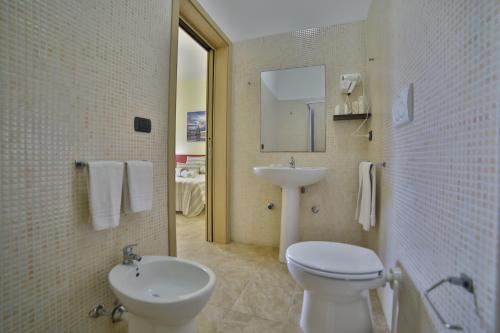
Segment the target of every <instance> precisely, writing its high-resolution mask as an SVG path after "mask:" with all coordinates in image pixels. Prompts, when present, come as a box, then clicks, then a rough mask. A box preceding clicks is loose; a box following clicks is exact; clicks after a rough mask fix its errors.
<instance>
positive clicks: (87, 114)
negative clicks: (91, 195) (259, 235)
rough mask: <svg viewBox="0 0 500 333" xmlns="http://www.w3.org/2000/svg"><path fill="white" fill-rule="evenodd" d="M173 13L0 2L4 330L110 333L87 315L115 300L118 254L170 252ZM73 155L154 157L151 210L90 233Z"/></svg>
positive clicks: (155, 8)
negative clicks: (134, 247) (138, 122)
mask: <svg viewBox="0 0 500 333" xmlns="http://www.w3.org/2000/svg"><path fill="white" fill-rule="evenodd" d="M170 7H171V4H170V1H159V0H158V1H145V2H144V1H128V2H124V1H121V0H110V1H76V0H64V1H0V31H1V33H0V105H1V107H0V108H1V113H0V126H1V130H0V133H1V134H0V144H1V154H0V177H1V192H0V195H1V199H0V209H1V218H0V221H1V222H0V248H1V251H0V252H1V255H0V267H1V269H2V272H1V274H0V288H1V289H0V316H1V317H0V331H1V332H110V331H112V330H113V329H112V328H111V324H110V322H109V320H108V319H106V318H102V319H98V320H93V319H89V318H87V312H88V311H89V310H90V308H91V307H92V305H94V304H95V303H98V302H102V303H104V304H105V305H106V306H108V307H109V306H111V304H112V302H113V301H114V297H113V296H112V293H111V290H110V288H109V287H108V282H107V273H108V272H109V270H110V269H111V268H112V267H113V266H114V265H115V264H117V263H119V262H120V256H121V248H122V246H123V245H125V244H127V243H139V248H138V251H139V253H141V254H153V253H156V254H166V253H167V206H166V204H167V198H166V194H167V179H166V154H165V149H166V147H167V142H166V141H167V92H168V86H167V83H168V74H169V73H168V64H169V57H168V56H169V46H170V45H169V36H170V17H171V8H170ZM134 116H144V117H148V118H151V120H152V127H153V130H152V133H151V134H143V133H141V134H139V133H136V132H134V131H133V117H134ZM75 159H83V160H101V159H102V160H126V159H147V160H152V161H153V163H154V167H155V170H154V180H155V181H154V184H155V188H154V203H153V210H152V211H151V212H147V213H139V214H133V215H129V216H123V215H122V217H121V220H120V226H119V227H118V228H116V229H113V230H109V231H99V232H96V231H93V230H92V227H91V225H90V224H89V223H88V202H87V190H86V171H85V170H75V167H74V160H75Z"/></svg>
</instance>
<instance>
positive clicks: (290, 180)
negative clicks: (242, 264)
mask: <svg viewBox="0 0 500 333" xmlns="http://www.w3.org/2000/svg"><path fill="white" fill-rule="evenodd" d="M327 170H328V169H327V168H322V167H284V166H272V165H271V166H263V167H254V168H253V171H254V173H255V174H256V175H257V177H259V178H262V179H263V180H264V181H266V182H268V183H270V184H273V185H277V186H280V187H281V191H282V194H281V195H282V197H281V202H282V206H281V234H280V255H279V260H280V261H281V262H286V249H287V248H288V247H289V246H290V245H292V244H293V243H297V242H298V241H299V201H300V188H301V187H302V186H308V185H312V184H314V183H317V182H319V181H320V180H321V179H323V178H324V177H325V176H326V172H327Z"/></svg>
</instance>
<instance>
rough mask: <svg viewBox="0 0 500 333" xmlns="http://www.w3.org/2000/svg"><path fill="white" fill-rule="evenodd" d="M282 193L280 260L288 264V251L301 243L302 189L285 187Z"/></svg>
mask: <svg viewBox="0 0 500 333" xmlns="http://www.w3.org/2000/svg"><path fill="white" fill-rule="evenodd" d="M282 191H283V193H282V198H281V233H280V254H279V259H280V261H281V262H283V263H286V257H285V255H286V249H287V248H288V247H289V246H290V245H292V244H294V243H297V242H298V241H299V205H300V189H299V188H298V187H283V188H282Z"/></svg>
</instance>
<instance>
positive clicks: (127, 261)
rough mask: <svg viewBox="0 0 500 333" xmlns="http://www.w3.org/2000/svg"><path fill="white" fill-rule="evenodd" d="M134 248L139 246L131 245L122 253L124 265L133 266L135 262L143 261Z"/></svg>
mask: <svg viewBox="0 0 500 333" xmlns="http://www.w3.org/2000/svg"><path fill="white" fill-rule="evenodd" d="M134 246H137V244H129V245H126V246H125V247H124V248H123V250H122V252H123V261H122V264H123V265H133V264H134V260H137V261H141V259H142V258H141V256H139V255H137V254H135V253H134Z"/></svg>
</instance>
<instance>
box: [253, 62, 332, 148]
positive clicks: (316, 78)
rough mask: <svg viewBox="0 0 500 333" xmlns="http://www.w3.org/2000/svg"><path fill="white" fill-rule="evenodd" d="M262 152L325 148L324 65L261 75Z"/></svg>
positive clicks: (268, 72)
mask: <svg viewBox="0 0 500 333" xmlns="http://www.w3.org/2000/svg"><path fill="white" fill-rule="evenodd" d="M260 109H261V122H260V133H261V138H260V139H261V142H260V143H261V144H260V148H261V151H262V152H280V151H281V152H324V151H325V150H326V107H325V66H324V65H321V66H310V67H301V68H290V69H280V70H275V71H267V72H262V73H261V75H260Z"/></svg>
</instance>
